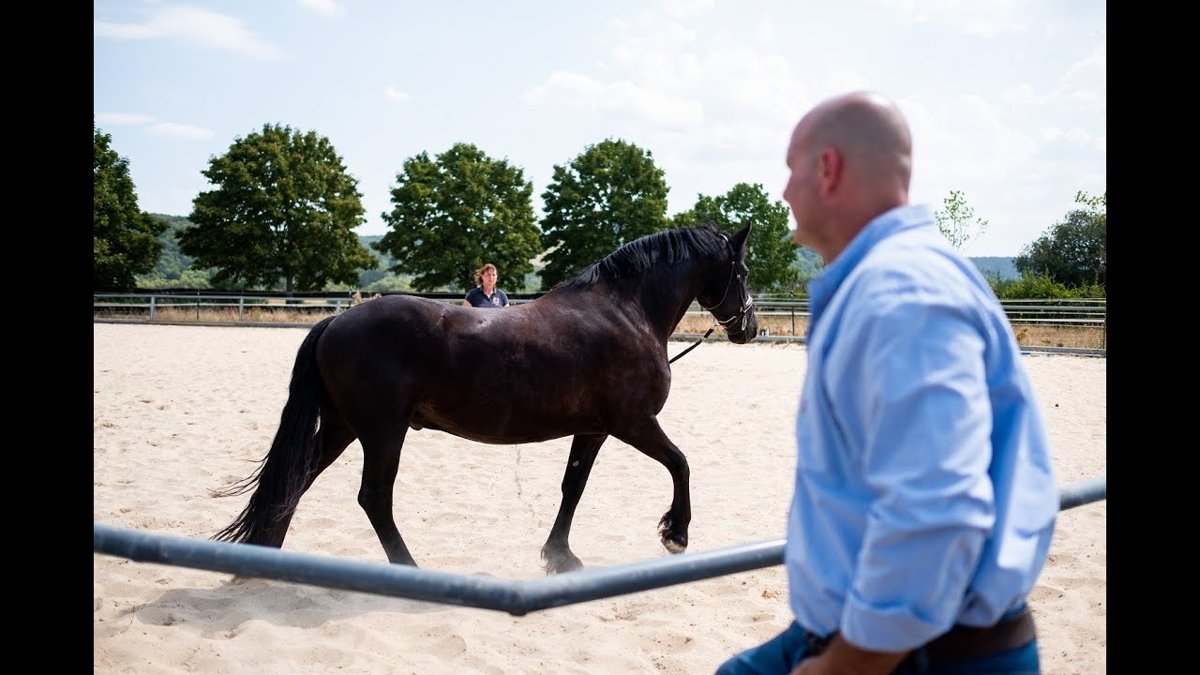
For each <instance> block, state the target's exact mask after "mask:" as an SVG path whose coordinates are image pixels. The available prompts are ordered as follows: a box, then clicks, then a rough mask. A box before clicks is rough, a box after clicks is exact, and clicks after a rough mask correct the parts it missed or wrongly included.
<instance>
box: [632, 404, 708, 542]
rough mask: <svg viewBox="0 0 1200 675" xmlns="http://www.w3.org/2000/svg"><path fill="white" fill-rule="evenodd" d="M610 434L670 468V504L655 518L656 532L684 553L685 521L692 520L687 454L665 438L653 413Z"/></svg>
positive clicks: (687, 522)
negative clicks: (636, 423) (685, 455)
mask: <svg viewBox="0 0 1200 675" xmlns="http://www.w3.org/2000/svg"><path fill="white" fill-rule="evenodd" d="M613 435H614V436H616V437H617V438H618V439H620V440H621V441H624V442H625V443H628V444H629V445H632V446H633V447H635V448H637V449H638V450H639V451H640V452H641V453H642V454H644V455H646V456H647V457H651V458H653V459H655V460H657V461H658V463H659V464H662V465H663V466H665V467H667V471H669V472H671V485H672V489H673V493H672V496H671V508H669V509H667V512H666V513H664V514H663V517H662V519H661V520H659V521H658V536H659V538H660V539H662V545H663V546H664V547H666V549H667V550H668V551H670V552H671V553H683V552H684V551H685V550H687V546H688V525H689V524H691V522H692V496H691V490H690V487H689V484H690V480H691V469H690V468H689V467H688V461H687V457H684V455H683V453H682V452H680V450H679V448H678V447H676V445H675V444H674V443H672V442H671V439H669V438H667V435H666V434H665V433H663V430H662V427H660V426H659V425H658V420H657V419H655V418H653V417H652V418H650V419H649V420H647V421H646V423H644V424H642V425H640V426H639V427H637V428H634V429H631V430H628V431H626V432H623V433H621V434H616V433H614V434H613Z"/></svg>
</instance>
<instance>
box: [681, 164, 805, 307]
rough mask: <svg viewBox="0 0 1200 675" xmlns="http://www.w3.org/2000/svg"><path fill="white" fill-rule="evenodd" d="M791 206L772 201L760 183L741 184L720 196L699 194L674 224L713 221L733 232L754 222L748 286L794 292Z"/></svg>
mask: <svg viewBox="0 0 1200 675" xmlns="http://www.w3.org/2000/svg"><path fill="white" fill-rule="evenodd" d="M788 213H789V212H788V208H787V206H786V205H785V204H784V203H783V202H781V201H778V200H776V201H774V202H772V201H771V200H770V198H768V197H767V193H766V192H765V191H764V190H763V187H762V185H761V184H757V183H756V184H754V185H750V184H748V183H738V184H737V185H734V186H733V188H732V189H730V190H729V192H727V193H725V194H724V195H722V196H719V197H709V196H706V195H700V196H699V197H698V198H697V199H696V205H695V206H693V207H692V208H691V209H690V210H688V211H684V212H682V213H678V214H676V215H675V217H674V218H672V219H671V224H672V225H673V226H675V227H690V226H693V225H700V224H703V223H712V224H714V225H716V226H717V227H718V228H720V229H721V230H723V231H725V232H729V233H733V232H737V231H738V230H740V229H742V228H743V227H744V226H746V225H747V224H750V225H752V226H753V227H751V229H750V237H749V239H747V240H746V247H747V248H746V266H747V267H749V268H750V279H749V282H748V285H749V287H750V289H751V290H752V291H757V292H764V293H765V292H771V291H791V290H794V289H795V287H796V272H795V270H794V269H793V267H792V265H793V263H795V261H796V244H795V243H794V242H793V241H792V238H791V236H790V232H789V231H788Z"/></svg>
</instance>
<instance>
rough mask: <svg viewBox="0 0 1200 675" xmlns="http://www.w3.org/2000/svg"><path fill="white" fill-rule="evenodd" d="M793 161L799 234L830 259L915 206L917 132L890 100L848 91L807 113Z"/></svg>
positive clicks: (786, 194) (787, 196)
mask: <svg viewBox="0 0 1200 675" xmlns="http://www.w3.org/2000/svg"><path fill="white" fill-rule="evenodd" d="M787 165H788V168H789V169H791V176H790V177H789V178H788V183H787V187H786V188H784V191H783V198H784V200H786V201H787V203H788V205H789V206H791V208H792V216H793V217H794V218H795V220H796V231H795V235H794V237H793V238H794V239H795V241H796V243H797V244H801V245H803V246H808V247H809V248H811V249H813V250H814V251H816V252H817V253H819V254H821V257H822V258H824V259H825V262H827V263H828V262H830V261H832V260H833V259H834V258H836V257H837V255H838V254H839V253H841V252H842V249H844V248H845V247H846V245H847V244H848V243H850V240H851V239H853V238H854V236H855V235H856V234H858V233H859V231H861V230H862V228H863V227H864V226H865V225H866V224H867V223H868V222H870V221H871V219H872V218H874V217H876V216H878V215H879V214H881V213H883V212H884V211H887V210H888V209H891V208H894V207H896V206H901V205H903V204H906V203H908V185H909V180H910V178H911V176H912V135H911V133H910V132H909V130H908V123H907V122H906V121H905V120H904V115H902V114H901V113H900V110H899V109H898V108H897V107H896V106H895V104H893V103H892V102H891V101H889V100H887V99H885V98H883V97H881V96H879V95H878V94H874V93H871V92H853V93H850V94H843V95H841V96H837V97H834V98H831V99H828V100H825V101H823V102H821V103H820V104H818V105H817V106H816V107H815V108H813V109H812V110H810V111H809V112H808V114H806V115H805V116H804V117H803V118H801V120H800V122H799V123H798V124H797V125H796V128H795V129H794V130H793V131H792V138H791V142H790V144H789V145H788V151H787Z"/></svg>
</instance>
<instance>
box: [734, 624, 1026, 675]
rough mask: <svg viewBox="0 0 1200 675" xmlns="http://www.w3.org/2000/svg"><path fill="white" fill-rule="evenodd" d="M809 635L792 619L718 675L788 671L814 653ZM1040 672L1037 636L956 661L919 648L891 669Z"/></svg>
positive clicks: (905, 674) (988, 674)
mask: <svg viewBox="0 0 1200 675" xmlns="http://www.w3.org/2000/svg"><path fill="white" fill-rule="evenodd" d="M808 635H809V634H808V631H806V630H804V629H803V628H801V627H800V624H798V623H796V622H795V621H793V622H792V625H790V626H788V628H787V630H785V631H783V632H782V633H780V634H779V635H776V636H775V637H773V638H771V639H770V640H768V641H767V642H764V643H763V644H761V645H759V646H757V647H752V648H750V649H747V650H746V651H744V652H741V653H739V654H736V655H734V656H733V658H731V659H729V660H728V661H726V662H725V663H722V664H721V667H720V668H717V673H716V675H787V673H790V672H792V669H793V668H795V667H796V666H798V665H800V662H801V661H803V660H804V659H806V658H808V656H810V655H811V654H812V653H813V649H814V647H815V645H814V644H813V643H812V642H810V638H809V637H808ZM1041 672H1042V667H1041V661H1040V660H1039V658H1038V648H1037V640H1034V641H1033V642H1030V643H1029V644H1027V645H1025V646H1024V647H1017V648H1016V649H1013V650H1010V651H1007V652H1001V653H999V654H993V655H991V656H987V657H984V658H980V659H971V660H969V661H955V662H953V663H935V664H928V663H925V659H924V653H923V651H922V650H921V649H918V650H916V651H914V652H913V653H912V654H911V655H910V656H909V657H908V658H906V659H905V660H904V661H903V662H902V663H901V664H900V666H899V667H897V668H896V669H895V670H893V671H892V673H893V674H894V675H973V674H978V675H1002V674H1003V675H1038V674H1039V673H1041Z"/></svg>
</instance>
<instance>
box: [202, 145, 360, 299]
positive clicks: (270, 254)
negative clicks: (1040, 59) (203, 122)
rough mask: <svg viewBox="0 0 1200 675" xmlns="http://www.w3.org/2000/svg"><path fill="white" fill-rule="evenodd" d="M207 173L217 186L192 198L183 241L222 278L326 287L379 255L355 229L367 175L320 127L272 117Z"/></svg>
mask: <svg viewBox="0 0 1200 675" xmlns="http://www.w3.org/2000/svg"><path fill="white" fill-rule="evenodd" d="M201 173H202V174H203V175H204V176H205V177H206V178H208V180H209V182H210V183H212V184H213V185H215V186H216V188H215V189H213V190H209V191H206V192H201V193H200V194H199V195H198V196H197V197H196V198H195V199H194V200H193V201H192V213H191V215H190V216H188V219H189V220H190V221H192V222H193V223H195V227H192V228H190V229H187V230H184V231H182V232H181V233H180V235H179V247H180V250H181V251H182V252H183V253H184V254H186V255H189V256H191V257H193V258H195V264H196V266H198V267H211V268H214V274H213V283H214V285H216V286H218V287H220V286H223V285H226V284H238V283H245V284H248V285H259V286H262V287H263V288H273V287H275V286H276V285H277V284H279V282H280V281H281V280H282V282H283V289H284V290H285V291H286V292H288V293H291V292H293V291H297V290H298V291H318V290H321V289H323V288H324V287H325V285H326V284H327V283H330V282H334V283H343V284H353V283H355V282H356V281H357V279H358V270H360V269H363V268H367V269H369V268H372V267H374V266H375V265H376V264H377V263H378V260H377V259H376V258H375V256H373V255H372V254H371V253H370V252H369V251H368V250H367V249H365V248H363V246H362V245H361V244H360V243H359V241H358V237H357V235H355V233H354V231H353V230H354V228H355V227H358V226H359V225H360V224H362V223H363V222H364V218H363V206H362V195H361V194H359V192H358V181H357V180H356V179H354V178H353V177H352V176H350V174H349V173H348V172H347V171H346V167H345V165H344V164H343V163H342V159H341V157H339V156H338V154H337V152H336V151H335V150H334V147H333V145H332V144H331V143H330V142H329V140H328V139H326V138H325V137H323V136H320V135H318V134H317V133H316V132H313V131H309V132H306V133H301V132H300V131H298V130H295V129H292V128H291V127H288V126H281V125H278V124H266V125H263V128H262V131H261V132H256V133H252V134H249V135H247V136H246V137H245V138H238V139H235V140H234V142H233V144H232V145H231V146H230V148H229V151H228V152H227V153H226V154H224V155H221V156H219V157H214V158H212V159H211V160H209V164H208V168H207V169H205V170H204V171H202V172H201Z"/></svg>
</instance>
